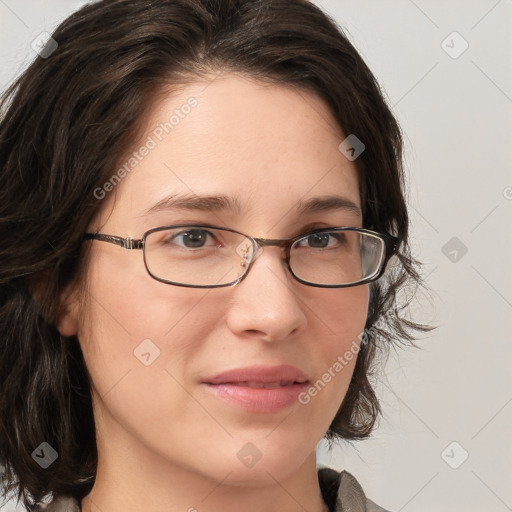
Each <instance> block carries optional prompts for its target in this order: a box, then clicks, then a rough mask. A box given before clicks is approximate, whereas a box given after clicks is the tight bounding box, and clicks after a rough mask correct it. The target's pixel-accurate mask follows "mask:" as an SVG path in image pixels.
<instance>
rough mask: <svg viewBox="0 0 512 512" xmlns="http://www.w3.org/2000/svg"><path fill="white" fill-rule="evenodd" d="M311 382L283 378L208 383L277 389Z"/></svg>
mask: <svg viewBox="0 0 512 512" xmlns="http://www.w3.org/2000/svg"><path fill="white" fill-rule="evenodd" d="M307 382H309V381H308V380H307V379H302V380H295V381H293V380H281V381H275V382H261V381H240V382H222V383H219V384H212V383H207V384H210V385H212V386H220V385H227V386H241V387H245V388H255V389H275V388H283V387H286V386H292V385H294V384H306V383H307Z"/></svg>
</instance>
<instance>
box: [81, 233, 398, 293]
mask: <svg viewBox="0 0 512 512" xmlns="http://www.w3.org/2000/svg"><path fill="white" fill-rule="evenodd" d="M175 228H196V229H197V228H205V229H221V230H224V231H230V232H231V233H236V234H238V235H242V236H244V237H246V238H247V239H249V240H250V241H251V244H252V246H253V253H252V258H251V259H250V260H246V261H245V265H244V267H245V271H244V273H243V274H242V275H241V276H240V277H239V278H238V279H235V280H234V281H231V282H229V283H225V284H224V283H223V284H209V285H196V284H185V283H178V282H175V281H170V280H168V279H163V278H161V277H157V276H155V275H154V274H152V273H151V271H150V269H149V267H148V264H147V261H146V251H145V246H146V238H147V237H148V235H150V234H151V233H155V232H158V231H164V230H167V229H175ZM332 231H356V232H358V233H363V234H368V235H372V236H374V237H377V238H379V239H381V240H382V241H383V242H384V247H385V250H384V254H383V256H382V258H381V262H380V266H379V269H378V271H377V272H376V273H375V274H374V275H373V276H370V277H367V278H365V279H362V280H360V281H357V282H355V283H349V284H341V285H340V284H318V283H312V282H310V281H305V280H304V279H301V278H300V277H298V276H296V275H295V273H294V272H293V270H292V268H291V266H290V252H291V248H292V246H293V244H295V243H296V242H297V241H299V240H302V239H303V238H307V237H309V236H311V235H314V234H317V233H323V232H332ZM84 240H98V241H100V242H108V243H111V244H114V245H118V246H120V247H123V248H124V249H129V250H131V249H138V250H142V254H143V259H144V266H145V267H146V270H147V272H148V274H149V275H150V276H151V277H152V278H153V279H155V280H157V281H160V282H162V283H166V284H171V285H174V286H183V287H186V288H224V287H227V286H236V285H237V284H238V283H240V282H241V281H243V279H244V278H245V277H246V276H247V274H248V273H249V270H250V269H251V266H252V264H253V263H254V261H255V259H256V254H257V253H258V249H259V248H261V249H263V247H269V246H274V247H281V248H283V249H284V250H285V262H286V266H287V268H288V270H289V271H290V274H291V275H292V276H293V278H294V279H295V280H296V281H298V282H299V283H301V284H304V285H306V286H313V287H315V288H350V287H352V286H360V285H362V284H366V283H370V282H373V281H376V280H377V279H380V278H381V277H382V275H383V274H384V272H385V270H386V265H387V263H388V261H389V259H390V258H391V256H393V255H394V254H395V253H396V252H397V249H398V238H397V237H395V236H393V235H390V234H389V233H378V232H376V231H373V230H370V229H366V228H354V227H343V226H342V227H335V228H317V229H313V230H311V231H308V232H306V233H301V234H300V235H297V236H294V237H293V238H253V237H252V236H249V235H246V234H245V233H241V232H240V231H236V230H234V229H231V228H226V227H223V226H214V225H208V224H174V225H170V226H161V227H157V228H152V229H148V230H147V231H146V232H145V233H144V234H143V235H142V238H140V239H134V238H131V237H127V238H123V237H120V236H116V235H106V234H103V233H85V234H84Z"/></svg>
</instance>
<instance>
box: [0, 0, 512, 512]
mask: <svg viewBox="0 0 512 512" xmlns="http://www.w3.org/2000/svg"><path fill="white" fill-rule="evenodd" d="M84 3H85V2H81V1H78V0H38V1H35V0H32V1H28V0H0V63H1V71H0V89H2V90H3V89H4V88H5V87H6V85H7V84H8V83H9V82H10V81H12V79H13V78H14V77H15V76H16V75H17V74H18V73H19V72H20V71H21V70H22V69H23V68H24V67H25V66H26V65H27V63H28V62H30V61H31V60H32V59H34V57H35V56H36V55H35V53H34V51H33V50H32V48H31V42H32V41H33V40H34V39H35V38H36V37H37V36H38V35H39V34H40V33H41V32H42V31H48V32H52V31H53V30H54V28H55V27H56V26H57V24H58V23H59V22H60V21H62V20H63V19H64V18H65V17H66V16H67V15H68V14H69V13H70V12H72V11H74V10H75V9H77V8H78V7H80V6H81V5H83V4H84ZM317 3H318V4H319V5H320V6H321V7H323V8H324V9H325V10H326V11H327V12H328V13H330V14H331V15H332V17H333V18H335V20H336V21H337V23H338V24H339V25H340V26H341V27H343V28H344V30H345V31H346V33H347V35H348V37H349V38H350V39H351V41H352V42H353V43H354V44H355V46H356V47H357V49H358V50H359V51H360V52H361V54H362V55H363V57H364V59H365V60H366V62H367V63H368V65H369V66H370V68H371V69H372V70H373V72H374V73H375V75H376V76H377V78H378V80H379V82H380V83H381V85H382V87H383V89H384V91H385V94H386V96H387V98H388V101H389V104H390V106H391V107H392V109H393V111H394V113H395V114H396V116H397V117H398V119H399V121H400V123H401V125H402V128H403V131H404V134H405V139H406V164H407V175H408V187H409V192H408V195H409V204H410V208H411V215H412V228H411V229H412V237H413V243H414V250H415V254H416V255H417V256H419V257H420V258H421V259H422V260H423V261H424V264H425V265H424V276H425V278H426V281H427V284H428V286H429V287H430V290H431V293H430V294H429V295H426V294H424V295H422V296H420V297H418V300H417V301H416V302H415V304H414V313H415V315H416V318H418V319H420V320H424V321H427V322H432V321H433V322H435V323H436V324H437V325H438V326H439V327H438V328H437V330H436V331H434V332H433V333H431V334H429V335H428V336H425V337H424V338H423V339H422V341H420V342H419V345H420V347H421V348H420V349H406V350H398V351H396V352H393V353H392V354H391V358H390V359H389V361H388V364H387V366H386V368H385V373H384V374H383V375H382V377H381V378H380V380H379V382H378V385H377V389H378V394H379V397H380V398H381V400H382V407H383V410H384V416H383V419H382V421H381V422H380V424H379V427H378V428H377V429H376V430H375V432H374V434H373V435H372V437H371V438H370V439H368V440H365V441H362V442H358V443H341V444H339V445H338V446H336V447H334V449H333V450H332V451H331V452H328V451H327V447H326V444H324V443H323V442H322V443H320V445H319V447H318V460H319V464H321V465H329V466H331V467H334V468H336V469H347V470H348V471H349V472H351V473H352V474H354V475H355V476H356V477H357V478H358V480H359V481H360V482H361V484H362V486H363V488H364V490H365V492H366V494H367V495H368V497H370V498H371V499H373V500H374V501H376V502H377V503H379V504H380V505H381V506H383V507H385V508H388V509H390V510H392V511H394V512H399V511H404V512H409V511H410V512H412V511H416V512H431V511H433V510H440V511H444V512H449V511H465V512H472V511H474V512H477V511H478V512H480V511H486V512H502V511H503V512H505V511H507V510H512V487H511V485H510V483H511V482H510V478H511V475H512V443H510V441H509V436H510V432H511V431H512V429H511V423H512V421H511V420H512V385H511V384H512V377H511V362H512V357H511V355H512V348H511V336H510V332H511V327H512V321H511V318H512V286H511V285H512V279H511V277H512V276H511V274H512V272H511V264H510V262H511V259H512V242H511V235H510V234H511V233H512V172H511V163H512V154H511V153H512V149H511V147H512V144H511V143H512V139H511V135H512V66H511V58H510V57H511V54H512V53H511V50H512V31H511V30H510V27H511V26H512V1H511V0H500V1H496V0H471V1H469V0H429V1H427V0H414V1H413V0H318V1H317ZM0 510H1V511H2V512H6V511H9V512H11V511H14V510H21V508H18V509H15V506H14V504H13V503H9V504H5V505H4V506H3V507H0Z"/></svg>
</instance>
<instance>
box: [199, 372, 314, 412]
mask: <svg viewBox="0 0 512 512" xmlns="http://www.w3.org/2000/svg"><path fill="white" fill-rule="evenodd" d="M308 382H309V379H308V377H307V375H306V374H305V373H304V372H302V371H301V370H299V369H298V368H295V367H294V366H290V365H280V366H250V367H246V368H238V369H235V370H228V371H225V372H222V373H219V374H217V375H213V376H212V377H208V378H206V379H204V381H203V382H202V383H201V385H202V386H203V387H204V389H205V391H206V392H208V393H209V394H212V395H213V396H215V397H216V398H218V399H220V400H222V401H223V402H225V403H228V404H230V405H231V406H235V407H237V408H242V409H243V410H245V411H247V412H251V413H274V412H278V411H280V410H282V409H286V408H288V407H291V406H292V405H294V404H297V401H298V396H299V394H300V393H301V392H302V391H303V390H304V389H305V388H306V387H307V386H308Z"/></svg>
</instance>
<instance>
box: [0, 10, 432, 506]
mask: <svg viewBox="0 0 512 512" xmlns="http://www.w3.org/2000/svg"><path fill="white" fill-rule="evenodd" d="M52 37H53V39H54V40H55V41H56V42H57V44H58V48H57V49H56V50H55V51H54V52H53V53H51V55H49V56H48V55H45V57H46V58H43V57H37V58H36V59H35V61H34V62H33V63H32V64H31V65H30V66H29V67H28V69H27V70H26V71H25V72H24V73H23V74H22V75H21V76H20V77H19V78H18V79H17V80H16V81H15V82H14V83H13V85H12V86H11V87H10V88H9V89H8V90H7V91H6V93H5V94H4V96H3V99H2V103H1V109H2V110H1V112H2V114H1V116H2V117H1V122H0V240H1V244H0V333H1V334H0V352H1V354H2V357H1V359H0V389H1V395H0V436H1V437H0V462H1V463H2V464H4V465H5V474H4V475H3V478H2V480H1V481H0V483H1V484H3V485H4V486H5V488H4V493H5V494H4V496H6V495H7V493H9V492H11V491H12V490H13V489H16V488H18V499H20V497H21V496H23V504H24V505H25V507H26V508H27V509H29V507H31V506H32V505H33V504H34V503H36V502H38V501H40V500H41V499H42V498H43V497H45V496H47V495H48V494H49V493H52V494H53V495H54V496H59V495H72V496H74V497H75V498H76V499H78V500H81V499H82V498H83V497H84V496H85V495H87V494H88V493H89V492H90V490H91V488H92V486H93V483H94V478H95V474H96V466H97V450H96V440H95V430H94V417H93V409H92V403H91V393H90V379H89V374H88V372H87V369H86V367H85V363H84V360H83V356H82V352H81V349H80V346H79V343H78V340H76V338H75V339H69V338H64V337H62V336H61V335H60V333H59V332H58V330H57V329H56V327H55V323H56V320H57V318H58V316H59V309H60V303H59V302H60V300H59V297H60V295H61V293H62V290H63V289H64V288H65V287H66V286H67V285H68V284H70V283H73V282H79V281H80V280H81V279H82V278H83V275H84V268H85V266H84V263H85V261H86V257H85V253H84V247H83V245H82V236H83V232H84V231H85V229H86V226H87V225H88V224H89V222H90V221H91V219H92V218H93V217H94V215H95V214H96V213H97V212H98V210H99V208H100V206H101V201H100V199H98V198H97V197H96V196H95V195H94V191H95V190H96V189H97V188H98V187H101V186H102V185H103V184H104V183H105V182H106V181H107V180H108V179H109V178H110V177H111V176H112V172H113V170H114V169H116V168H117V167H116V165H118V163H119V161H120V159H121V157H122V156H123V154H124V153H125V152H126V151H127V150H128V149H129V148H130V145H131V144H133V142H134V140H135V136H136V132H137V128H138V127H139V124H140V120H141V118H142V116H143V115H144V113H145V112H147V111H148V108H149V107H150V106H151V102H152V101H154V99H155V97H156V96H155V95H156V94H157V93H158V91H160V90H161V89H162V87H163V86H168V85H170V86H171V87H172V86H179V85H183V84H186V83H188V82H191V81H193V80H195V79H197V78H198V77H205V76H209V75H211V74H212V73H218V72H224V71H228V72H237V73H243V74H245V75H247V76H250V77H252V78H255V79H259V80H265V81H270V82H275V83H281V84H283V83H284V84H289V85H290V86H295V87H299V88H302V89H305V90H309V91H314V92H315V93H317V94H318V95H320V97H321V98H322V99H323V100H324V101H325V102H326V103H327V104H328V106H329V107H330V109H331V110H332V112H333V114H334V116H335V118H336V119H337V120H338V122H339V124H340V127H341V128H342V129H343V131H344V133H345V134H347V135H348V134H355V135H356V136H357V137H358V138H359V139H361V140H362V141H363V143H364V144H365V146H366V149H365V151H364V152H363V153H362V154H361V155H360V156H359V157H358V158H357V160H356V161H355V164H356V167H357V170H358V173H359V180H360V189H361V191H360V192H361V204H362V207H363V220H364V227H367V228H371V229H375V230H377V231H388V232H391V233H393V234H396V236H397V237H398V239H399V251H398V254H397V257H396V263H395V266H394V267H393V269H391V270H392V271H391V272H388V273H387V274H386V276H385V277H384V278H382V279H381V280H380V281H378V282H376V283H373V284H372V286H371V300H370V310H369V315H368V320H367V323H366V337H365V339H364V343H362V345H361V350H360V352H359V355H358V358H357V362H356V366H355V370H354V374H353V377H352V380H351V383H350V387H349V390H348V393H347V395H346V397H345V399H344V401H343V404H341V406H340V409H339V411H338V413H337V415H336V417H335V418H334V420H333V422H332V424H331V426H330V428H329V430H328V432H327V433H326V439H328V440H330V441H332V440H334V439H335V438H337V437H338V438H343V439H347V440H350V439H362V438H365V437H367V436H368V435H369V434H370V432H371V430H372V428H373V426H374V423H375V421H376V419H377V417H378V415H379V413H380V407H379V403H378V400H377V397H376V396H375V393H374V390H373V388H372V385H371V382H370V376H371V374H372V372H373V370H374V369H375V364H376V362H377V361H379V360H382V359H383V357H384V355H385V352H386V349H387V347H389V346H390V345H391V343H393V342H406V341H412V340H413V332H414V330H426V329H427V328H426V327H425V326H421V325H418V324H416V323H413V322H411V321H409V320H406V319H405V318H403V316H402V311H401V310H400V309H399V305H398V302H397V293H398V292H399V291H400V290H401V289H402V288H403V287H404V286H406V285H407V284H408V283H412V284H419V283H420V276H419V274H418V270H417V269H418V262H417V261H416V260H414V259H413V258H412V257H411V254H410V249H409V244H408V214H407V208H406V204H405V201H404V182H403V171H402V139H401V133H400V129H399V126H398V124H397V122H396V120H395V118H394V117H393V115H392V113H391V112H390V110H389V108H388V107H387V106H386V103H385V101H384V99H383V95H382V93H381V91H380V89H379V86H378V84H377V82H376V80H375V78H374V76H373V75H372V73H371V72H370V70H369V69H368V67H367V66H366V64H365V63H364V62H363V60H362V58H361V57H360V56H359V54H358V53H357V51H356V50H355V48H354V47H353V46H352V44H351V43H350V42H349V41H348V39H347V38H346V36H345V35H344V33H343V31H342V30H341V29H340V28H339V27H338V26H337V25H336V24H335V22H334V21H333V20H332V19H330V18H329V17H328V16H327V15H326V14H325V13H323V12H322V11H321V10H320V9H319V8H318V7H316V6H315V5H314V4H312V3H310V2H309V1H307V0H161V1H158V2H151V1H148V0H104V1H100V2H95V3H93V4H89V5H86V6H85V7H83V8H82V9H80V10H79V11H77V12H76V13H74V14H73V15H71V16H70V17H69V18H68V19H66V20H65V21H64V22H63V23H62V24H61V25H60V26H59V27H58V28H57V30H56V31H55V33H54V34H53V36H52ZM48 53H49V52H48ZM340 142H341V141H340ZM41 283H44V286H42V287H41V286H40V284H41ZM36 289H37V290H41V292H40V295H38V300H37V301H36V300H35V298H34V290H36ZM380 349H383V350H382V351H381V352H379V350H380ZM378 352H379V353H382V356H381V357H380V358H378V357H376V355H377V353H378ZM42 442H47V443H48V444H50V445H51V446H52V447H53V448H55V450H56V451H57V452H58V457H57V459H56V460H55V461H54V462H53V464H52V465H51V471H44V470H42V469H41V467H40V466H39V465H38V464H37V463H36V462H35V460H34V459H33V458H32V456H31V455H32V453H33V451H34V450H35V449H36V447H38V446H39V445H40V444H41V443H42ZM30 497H32V498H33V501H31V498H30Z"/></svg>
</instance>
